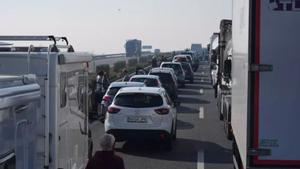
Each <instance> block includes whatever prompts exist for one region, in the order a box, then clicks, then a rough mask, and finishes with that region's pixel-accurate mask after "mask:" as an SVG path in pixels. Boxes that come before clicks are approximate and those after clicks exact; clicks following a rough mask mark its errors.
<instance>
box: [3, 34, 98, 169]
mask: <svg viewBox="0 0 300 169" xmlns="http://www.w3.org/2000/svg"><path fill="white" fill-rule="evenodd" d="M61 39H64V40H65V41H66V42H67V45H63V46H61V45H57V44H56V43H57V41H58V40H61ZM0 40H3V41H53V44H52V45H49V46H48V47H47V48H38V47H34V46H33V45H30V46H29V47H11V50H6V51H5V50H4V52H0V72H1V73H4V74H14V75H22V74H24V73H30V74H35V75H36V76H37V82H38V84H39V85H40V88H41V97H40V103H39V105H38V110H39V111H40V116H37V117H36V118H38V121H40V124H41V125H40V126H39V128H38V129H39V130H41V131H40V133H41V134H40V135H39V136H38V138H39V140H40V143H39V144H36V145H35V148H36V149H37V150H39V151H38V152H36V154H32V153H31V154H30V153H28V156H29V157H28V159H29V160H22V162H23V167H20V168H18V167H17V169H40V168H49V169H57V168H64V169H71V168H72V169H81V168H84V167H85V165H86V162H87V159H88V151H89V148H88V110H87V109H88V106H87V104H88V66H89V62H90V61H91V59H92V56H91V55H90V54H88V53H78V52H74V50H73V48H72V46H71V45H68V41H67V39H66V38H58V37H54V36H0ZM63 49H66V52H61V51H62V50H63ZM0 51H1V50H0ZM16 158H17V159H18V157H16ZM20 163H21V162H20Z"/></svg>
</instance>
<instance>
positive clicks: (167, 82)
mask: <svg viewBox="0 0 300 169" xmlns="http://www.w3.org/2000/svg"><path fill="white" fill-rule="evenodd" d="M149 74H150V75H156V76H158V77H159V80H160V82H161V83H162V86H163V87H164V88H165V89H166V91H167V93H168V95H169V96H170V97H171V99H172V101H173V102H175V101H176V100H177V97H178V95H177V89H176V84H175V83H176V82H175V81H174V78H173V77H172V74H171V73H170V72H169V70H168V69H166V68H154V69H151V70H150V72H149Z"/></svg>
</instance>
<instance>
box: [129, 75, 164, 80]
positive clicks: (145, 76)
mask: <svg viewBox="0 0 300 169" xmlns="http://www.w3.org/2000/svg"><path fill="white" fill-rule="evenodd" d="M132 78H149V79H159V77H158V76H156V75H133V76H132V77H131V78H130V79H132Z"/></svg>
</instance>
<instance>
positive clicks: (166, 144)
mask: <svg viewBox="0 0 300 169" xmlns="http://www.w3.org/2000/svg"><path fill="white" fill-rule="evenodd" d="M171 137H172V136H170V137H168V138H167V139H166V140H164V148H165V150H167V151H171V150H172V149H173V145H172V138H171Z"/></svg>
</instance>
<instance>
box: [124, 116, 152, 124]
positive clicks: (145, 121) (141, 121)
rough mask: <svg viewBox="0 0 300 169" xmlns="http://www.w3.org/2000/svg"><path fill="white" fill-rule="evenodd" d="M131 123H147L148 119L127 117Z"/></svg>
mask: <svg viewBox="0 0 300 169" xmlns="http://www.w3.org/2000/svg"><path fill="white" fill-rule="evenodd" d="M127 122H129V123H147V118H146V117H143V116H129V117H127Z"/></svg>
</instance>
